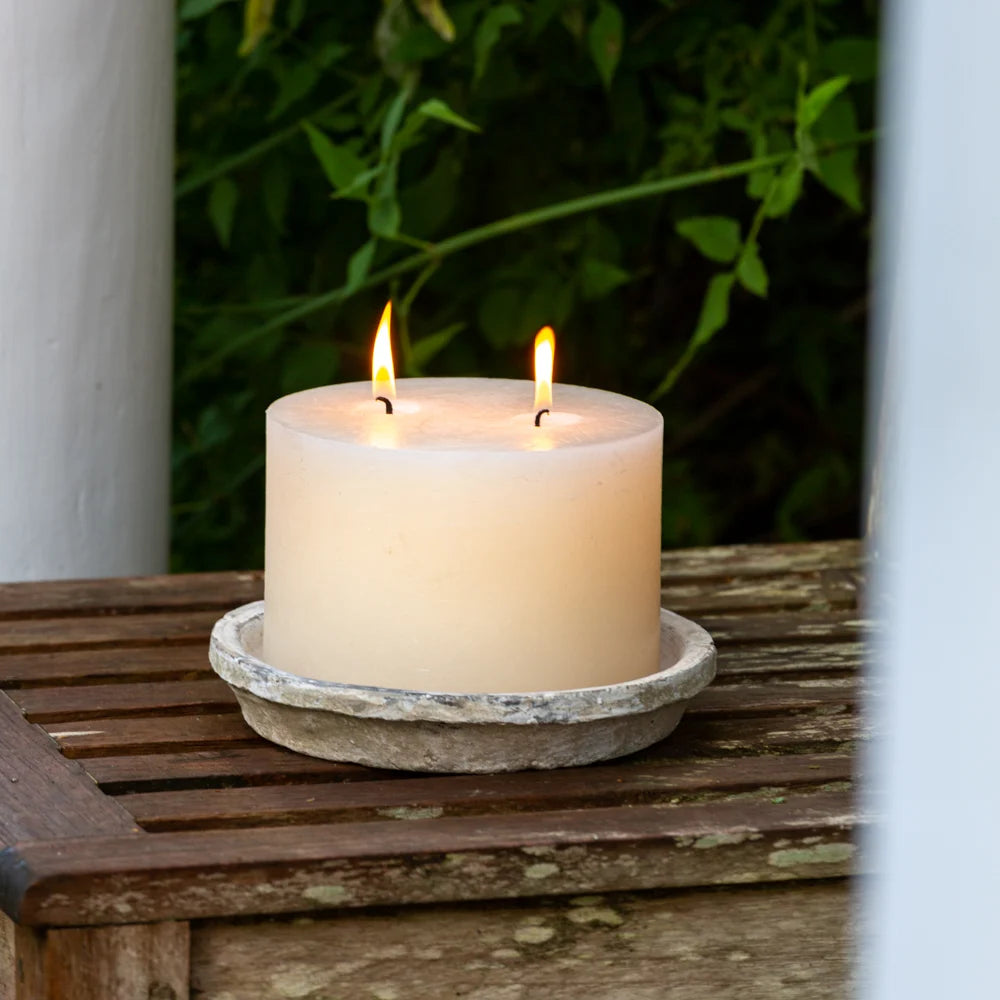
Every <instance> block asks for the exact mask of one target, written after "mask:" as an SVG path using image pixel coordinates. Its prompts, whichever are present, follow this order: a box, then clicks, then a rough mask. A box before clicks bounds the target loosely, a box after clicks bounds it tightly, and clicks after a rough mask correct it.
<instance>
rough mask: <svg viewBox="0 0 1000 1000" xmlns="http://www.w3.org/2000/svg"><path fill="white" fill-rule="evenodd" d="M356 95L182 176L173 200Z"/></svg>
mask: <svg viewBox="0 0 1000 1000" xmlns="http://www.w3.org/2000/svg"><path fill="white" fill-rule="evenodd" d="M353 96H354V91H353V90H348V91H346V92H345V93H343V94H341V95H340V97H338V98H336V100H333V101H330V103H329V104H324V105H323V107H321V108H320V109H319V110H317V111H314V112H313V113H312V114H311V115H307V116H306V117H304V118H300V119H299V120H298V121H297V122H294V123H293V124H291V125H289V126H288V127H287V128H283V129H281V130H280V131H278V132H275V133H274V134H273V135H269V136H268V137H267V138H266V139H262V140H261V141H260V142H258V143H255V144H254V145H253V146H248V147H247V148H246V149H244V150H243V152H241V153H236V154H235V155H234V156H230V157H229V158H228V159H225V160H220V161H219V162H218V163H213V164H212V166H210V167H206V168H205V169H204V170H201V171H195V172H194V173H192V174H189V175H188V176H187V177H184V178H182V179H181V180H179V181H178V182H177V184H176V185H175V186H174V200H175V201H179V200H180V199H181V198H185V197H186V196H187V195H189V194H192V193H193V192H195V191H198V190H199V189H201V188H203V187H205V185H206V184H211V183H212V181H214V180H217V179H218V178H219V177H223V176H225V175H226V174H228V173H231V172H232V171H234V170H238V169H239V168H240V167H244V166H246V165H247V164H248V163H252V162H253V161H254V160H256V159H258V158H259V157H261V156H263V155H264V154H265V153H267V152H270V151H271V150H272V149H274V148H275V147H276V146H282V145H284V144H285V143H286V142H288V141H289V140H290V139H294V138H295V136H297V135H298V134H299V133H300V132H301V131H302V123H303V122H304V121H307V120H310V119H312V118H322V117H323V115H326V114H329V113H330V112H331V111H336V110H337V108H339V107H342V106H343V105H344V104H346V103H347V102H348V101H349V100H350V99H351V98H352V97H353Z"/></svg>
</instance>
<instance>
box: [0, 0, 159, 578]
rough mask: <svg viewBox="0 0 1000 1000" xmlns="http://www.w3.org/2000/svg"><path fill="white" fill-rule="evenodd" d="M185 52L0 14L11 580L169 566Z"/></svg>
mask: <svg viewBox="0 0 1000 1000" xmlns="http://www.w3.org/2000/svg"><path fill="white" fill-rule="evenodd" d="M173 35H174V4H173V3H172V2H169V0H0V580H31V579H45V578H57V577H77V576H108V575H118V574H128V573H147V572H158V571H162V570H163V569H165V567H166V558H167V543H168V522H167V514H168V506H167V505H168V477H169V458H168V456H169V451H168V449H169V392H170V308H171V292H172V289H171V259H172V214H171V213H172V197H171V182H172V169H173V44H174V38H173Z"/></svg>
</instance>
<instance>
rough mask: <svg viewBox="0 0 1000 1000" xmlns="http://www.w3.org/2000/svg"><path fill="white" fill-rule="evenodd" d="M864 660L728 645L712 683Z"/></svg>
mask: <svg viewBox="0 0 1000 1000" xmlns="http://www.w3.org/2000/svg"><path fill="white" fill-rule="evenodd" d="M863 659H864V645H863V643H860V642H821V643H815V644H810V643H781V642H770V643H765V642H760V643H745V644H738V645H736V644H729V645H724V646H722V647H721V648H720V649H719V651H718V658H717V660H716V667H717V670H718V673H717V676H716V680H715V681H714V683H715V684H718V683H720V681H721V682H722V683H726V682H727V681H728V680H729V679H730V678H742V677H755V676H756V677H764V676H768V675H769V676H775V677H778V676H786V677H787V676H810V677H819V676H824V677H841V676H845V675H850V674H853V673H855V672H857V670H858V669H859V668H860V667H861V664H862V662H863ZM2 662H3V661H0V663H2Z"/></svg>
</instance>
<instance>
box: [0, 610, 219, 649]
mask: <svg viewBox="0 0 1000 1000" xmlns="http://www.w3.org/2000/svg"><path fill="white" fill-rule="evenodd" d="M218 619H219V613H218V611H170V612H161V613H160V614H134V615H117V616H116V615H102V616H99V617H94V618H37V619H34V618H26V619H23V620H21V621H12V622H5V623H4V624H3V626H2V627H0V654H11V653H33V652H44V651H48V652H56V651H61V650H71V649H82V648H87V647H89V648H91V649H94V648H103V647H108V648H116V649H121V648H123V647H131V646H164V645H170V644H180V643H197V644H199V645H202V644H207V643H208V636H209V634H210V633H211V631H212V626H213V625H214V624H215V623H216V621H218Z"/></svg>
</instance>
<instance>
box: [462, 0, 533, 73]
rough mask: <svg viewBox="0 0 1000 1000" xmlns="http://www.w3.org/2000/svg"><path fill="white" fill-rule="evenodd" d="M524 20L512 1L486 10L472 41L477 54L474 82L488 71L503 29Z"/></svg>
mask: <svg viewBox="0 0 1000 1000" xmlns="http://www.w3.org/2000/svg"><path fill="white" fill-rule="evenodd" d="M523 20H524V18H523V16H522V14H521V12H520V11H519V10H518V9H517V7H515V6H514V5H513V4H510V3H502V4H500V5H499V6H498V7H491V8H490V9H489V10H488V11H487V12H486V16H485V17H484V18H483V19H482V21H480V22H479V27H478V28H476V35H475V38H474V39H473V43H472V47H473V49H474V51H475V54H476V62H475V70H474V72H473V74H472V79H473V82H478V81H479V78H480V77H481V76H482V75H483V73H485V72H486V65H487V63H488V62H489V60H490V53H491V52H492V51H493V47H494V46H495V45H496V43H497V42H499V41H500V35H501V33H502V32H503V29H504V28H506V27H507V26H508V25H511V24H520V23H521V21H523Z"/></svg>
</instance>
